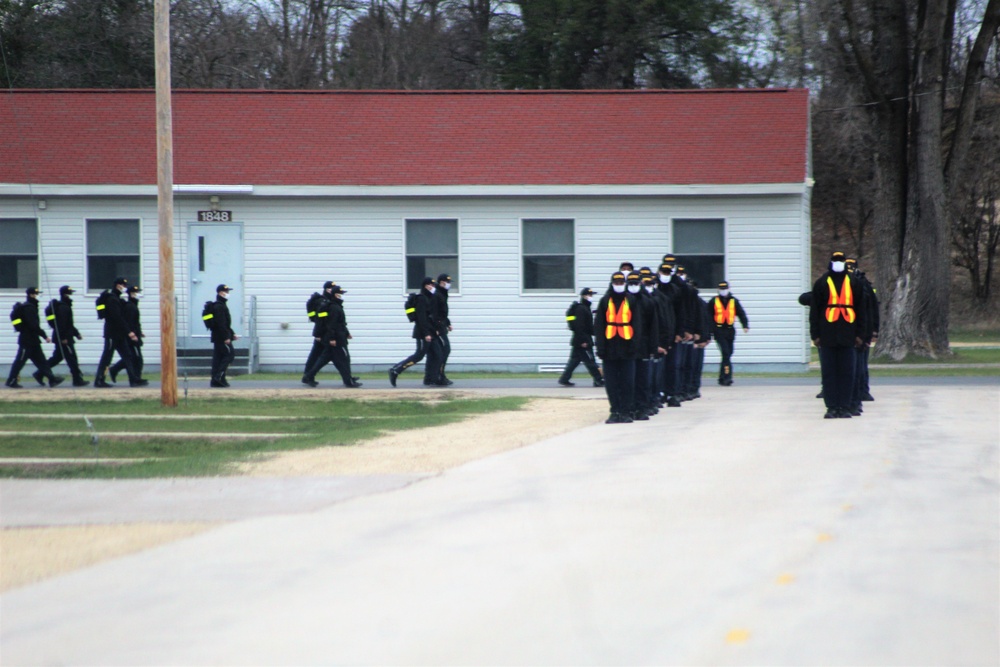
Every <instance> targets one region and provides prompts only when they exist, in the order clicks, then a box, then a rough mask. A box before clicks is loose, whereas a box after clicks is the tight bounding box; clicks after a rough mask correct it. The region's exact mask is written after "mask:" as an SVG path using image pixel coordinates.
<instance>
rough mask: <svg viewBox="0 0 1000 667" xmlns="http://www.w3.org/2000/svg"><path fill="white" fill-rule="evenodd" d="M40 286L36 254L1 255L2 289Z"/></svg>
mask: <svg viewBox="0 0 1000 667" xmlns="http://www.w3.org/2000/svg"><path fill="white" fill-rule="evenodd" d="M29 287H38V258H37V256H35V255H30V256H27V255H0V289H14V288H16V289H27V288H29Z"/></svg>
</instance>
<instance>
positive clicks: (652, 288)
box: [646, 285, 656, 294]
mask: <svg viewBox="0 0 1000 667" xmlns="http://www.w3.org/2000/svg"><path fill="white" fill-rule="evenodd" d="M654 289H656V286H655V285H646V291H647V292H648V293H650V294H652V293H653V290H654Z"/></svg>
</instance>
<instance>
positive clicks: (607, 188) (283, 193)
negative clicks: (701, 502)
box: [0, 182, 810, 197]
mask: <svg viewBox="0 0 1000 667" xmlns="http://www.w3.org/2000/svg"><path fill="white" fill-rule="evenodd" d="M809 185H810V184H809V183H806V182H802V183H749V184H738V185H413V186H395V185H392V186H371V185H357V186H352V185H256V186H255V185H175V186H174V193H175V194H176V195H178V196H185V195H206V194H208V195H211V194H228V195H250V196H253V197H678V196H715V197H721V196H741V195H801V194H804V193H805V192H806V190H807V188H808V187H809ZM156 194H157V189H156V186H155V185H47V184H32V185H27V184H23V183H0V196H36V197H40V196H45V197H58V196H64V197H74V196H76V197H101V196H104V197H107V196H119V197H155V196H156Z"/></svg>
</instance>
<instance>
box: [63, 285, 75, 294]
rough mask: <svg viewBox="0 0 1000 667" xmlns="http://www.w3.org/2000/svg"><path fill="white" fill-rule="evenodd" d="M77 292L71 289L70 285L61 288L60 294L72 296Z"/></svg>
mask: <svg viewBox="0 0 1000 667" xmlns="http://www.w3.org/2000/svg"><path fill="white" fill-rule="evenodd" d="M75 291H76V290H75V289H73V288H72V287H70V286H69V285H63V286H62V287H60V288H59V293H60V294H72V293H73V292H75Z"/></svg>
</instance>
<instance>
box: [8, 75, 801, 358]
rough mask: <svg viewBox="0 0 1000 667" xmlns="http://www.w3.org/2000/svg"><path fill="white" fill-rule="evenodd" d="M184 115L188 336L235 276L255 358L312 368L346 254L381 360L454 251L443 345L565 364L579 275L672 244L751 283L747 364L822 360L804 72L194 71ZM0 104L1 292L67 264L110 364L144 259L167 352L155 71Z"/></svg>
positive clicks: (703, 275) (354, 347)
mask: <svg viewBox="0 0 1000 667" xmlns="http://www.w3.org/2000/svg"><path fill="white" fill-rule="evenodd" d="M173 121H174V129H173V137H174V183H175V205H174V213H175V220H174V229H175V238H174V248H175V260H176V266H175V279H176V295H177V318H178V319H177V335H178V348H179V352H180V353H183V352H184V351H185V350H190V349H194V348H199V347H200V348H206V347H208V342H207V337H206V334H207V332H206V331H205V329H204V327H203V326H202V322H201V309H202V305H203V303H204V301H206V300H207V299H210V298H213V297H214V288H215V286H216V285H217V284H218V283H227V284H229V285H231V286H233V287H234V288H235V292H234V296H235V297H236V298H235V299H232V300H231V304H232V305H231V309H232V310H233V311H234V320H235V322H236V328H237V330H238V332H239V333H241V334H244V336H245V337H244V341H243V343H242V344H243V346H250V347H251V349H252V350H253V353H254V354H253V357H254V360H255V361H256V362H258V363H259V367H260V368H262V369H265V370H267V369H274V370H278V369H287V370H291V369H296V370H299V369H300V368H301V365H302V363H303V361H304V359H305V357H306V355H307V353H308V350H309V347H310V345H311V327H312V325H311V323H310V322H308V320H307V319H306V313H305V306H304V304H305V301H306V299H307V297H308V296H309V295H310V294H311V293H312V292H313V291H316V290H320V289H321V286H322V284H323V282H324V281H326V280H333V281H335V282H337V283H338V284H340V285H342V286H343V287H344V288H345V289H347V290H348V294H347V295H346V300H345V307H346V311H347V316H348V322H349V325H350V328H351V332H352V334H353V340H352V342H351V353H352V359H353V362H354V364H355V367H356V368H359V369H362V370H364V369H366V368H386V367H387V366H388V365H389V364H391V363H394V362H396V361H398V360H399V359H401V358H403V357H404V356H406V355H407V354H409V353H410V352H411V351H412V349H413V341H412V340H411V339H410V331H411V325H410V324H409V323H408V322H407V320H406V317H405V315H404V313H403V307H402V304H403V300H404V296H405V294H406V293H407V292H408V291H411V290H416V289H419V286H420V280H421V279H422V278H423V277H424V276H437V274H439V273H442V272H443V273H449V274H451V276H452V277H453V281H454V284H453V288H452V291H451V294H450V300H449V305H450V308H451V314H452V320H453V321H454V324H455V331H454V333H453V334H452V345H453V353H452V357H451V361H450V365H449V368H451V369H455V370H460V369H462V368H466V369H498V370H499V369H516V370H534V369H536V368H538V367H539V366H543V367H544V366H549V365H551V366H559V365H561V364H562V363H563V362H564V361H565V358H566V356H567V354H568V340H569V335H568V331H567V330H566V323H565V318H564V312H565V310H566V307H567V306H568V304H569V303H570V302H571V301H573V300H574V299H576V298H577V294H578V293H579V291H580V289H582V288H583V287H592V288H594V289H596V290H598V291H599V292H603V290H604V288H605V286H606V285H607V283H608V280H609V277H610V274H611V273H612V271H613V270H615V269H617V267H618V265H619V263H620V262H621V261H623V260H629V261H631V262H633V263H634V264H635V266H636V267H637V268H638V267H639V266H644V265H647V266H650V267H655V266H657V264H658V263H659V261H660V259H661V257H662V256H663V255H664V254H665V253H668V252H672V253H673V254H675V255H677V256H678V257H679V258H680V260H681V262H682V263H683V264H685V265H686V266H687V267H688V268H689V272H690V273H691V274H692V275H693V276H694V277H695V278H697V280H698V281H699V282H700V283H701V284H702V286H703V287H704V289H703V294H702V296H704V297H706V298H708V297H710V296H711V295H714V293H715V289H714V288H715V285H716V283H717V282H718V281H719V280H721V279H723V278H726V279H728V280H729V282H730V283H731V284H732V286H733V292H734V293H735V294H736V295H737V296H739V298H740V299H741V301H742V303H743V304H744V306H745V308H746V310H747V312H748V314H749V316H750V319H751V323H752V333H751V334H750V335H749V336H742V337H740V338H739V340H738V341H737V353H736V357H735V358H736V361H737V364H738V366H743V367H747V366H750V365H751V364H752V365H755V366H756V367H758V368H761V369H765V368H766V369H791V368H794V369H802V368H805V367H806V365H807V363H808V346H809V341H808V337H807V331H806V327H805V313H804V312H803V309H802V307H801V306H799V305H798V303H797V301H796V298H797V296H798V294H799V293H801V292H802V291H804V290H806V289H807V288H808V287H809V284H810V279H809V276H810V266H809V256H810V255H809V248H810V212H809V203H810V194H811V179H810V141H809V112H808V92H807V91H805V90H788V89H769V90H684V91H574V92H565V91H532V92H493V91H490V92H483V91H470V92H343V91H302V92H299V91H296V92H278V91H227V90H204V91H202V90H197V91H176V92H175V93H174V94H173ZM0 128H3V129H2V131H0V155H2V156H3V159H2V160H0V298H2V299H3V301H4V303H7V304H9V303H12V302H13V301H15V300H17V299H20V298H23V295H24V287H26V286H28V285H29V284H33V285H34V284H37V285H40V286H41V287H42V288H43V289H44V290H45V294H44V295H43V297H42V301H43V302H44V301H45V299H46V298H51V297H53V296H56V295H57V291H58V288H59V286H60V285H63V284H69V285H72V286H73V287H74V288H76V289H77V294H76V319H77V326H78V328H79V329H80V330H81V331H82V332H83V334H84V337H85V339H84V340H83V341H82V342H81V343H79V344H78V348H77V349H78V352H79V354H80V358H81V360H82V361H83V362H84V364H85V366H86V365H89V366H91V367H93V366H94V365H96V362H97V357H98V356H99V353H100V342H101V341H100V338H101V323H100V322H99V321H98V320H97V319H96V317H95V316H94V309H93V300H94V297H96V295H97V294H98V293H99V291H100V290H102V289H105V288H107V287H109V286H110V284H111V282H112V281H113V279H114V277H115V276H116V275H118V274H122V275H126V276H128V277H129V278H130V280H131V281H133V282H136V281H137V282H138V283H139V284H140V285H141V286H143V287H144V290H145V295H146V297H147V301H146V302H145V306H144V307H143V308H142V313H143V325H144V329H145V330H146V332H147V339H146V348H145V356H146V358H147V360H148V361H149V362H150V365H151V366H154V367H155V363H156V362H158V360H159V339H158V336H157V335H156V332H157V331H158V330H159V320H158V318H159V308H158V307H157V304H158V284H159V267H158V258H159V253H158V227H157V208H156V206H157V202H156V157H155V155H156V154H155V148H156V137H155V107H154V93H153V91H146V90H142V91H83V90H81V91H67V90H56V91H35V90H23V91H21V90H15V91H8V92H4V93H2V94H0ZM247 334H251V335H250V336H249V337H247V336H246V335H247ZM248 338H249V340H248ZM238 346H239V344H238ZM15 347H16V338H15V336H12V335H7V336H3V337H2V338H0V363H7V360H9V359H12V358H13V356H14V351H15ZM717 360H718V356H717V354H716V352H715V348H714V345H713V346H712V347H710V348H709V352H708V359H707V361H708V362H709V363H713V362H717ZM87 362H90V363H89V364H88V363H87Z"/></svg>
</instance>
